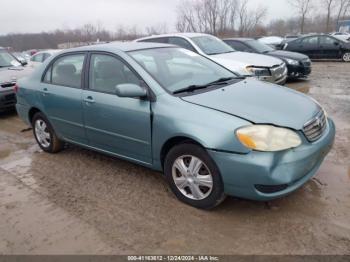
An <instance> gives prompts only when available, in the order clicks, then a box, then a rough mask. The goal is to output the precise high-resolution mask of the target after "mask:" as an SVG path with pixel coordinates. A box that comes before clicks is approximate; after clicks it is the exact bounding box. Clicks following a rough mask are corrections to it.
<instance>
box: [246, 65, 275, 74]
mask: <svg viewBox="0 0 350 262" xmlns="http://www.w3.org/2000/svg"><path fill="white" fill-rule="evenodd" d="M246 69H247V71H248V72H249V73H252V74H253V75H255V76H271V73H270V70H269V69H267V68H262V67H254V66H247V67H246Z"/></svg>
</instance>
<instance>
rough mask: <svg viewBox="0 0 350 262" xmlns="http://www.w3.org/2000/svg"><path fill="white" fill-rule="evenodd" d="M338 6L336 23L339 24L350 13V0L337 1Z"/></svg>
mask: <svg viewBox="0 0 350 262" xmlns="http://www.w3.org/2000/svg"><path fill="white" fill-rule="evenodd" d="M336 2H337V3H336V4H337V10H338V11H337V17H336V23H337V25H338V24H339V21H340V20H341V19H344V18H345V16H346V15H347V14H348V12H349V11H350V0H336Z"/></svg>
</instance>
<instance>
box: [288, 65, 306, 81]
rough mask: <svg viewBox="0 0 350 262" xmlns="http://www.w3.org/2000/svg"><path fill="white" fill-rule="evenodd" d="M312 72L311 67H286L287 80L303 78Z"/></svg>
mask: <svg viewBox="0 0 350 262" xmlns="http://www.w3.org/2000/svg"><path fill="white" fill-rule="evenodd" d="M311 72H312V69H311V66H304V65H288V78H289V79H293V78H294V79H295V78H305V77H307V76H308V75H310V74H311Z"/></svg>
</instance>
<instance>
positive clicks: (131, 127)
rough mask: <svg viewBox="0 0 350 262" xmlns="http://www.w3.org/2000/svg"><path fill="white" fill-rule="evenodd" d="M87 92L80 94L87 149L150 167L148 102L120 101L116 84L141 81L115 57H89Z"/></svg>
mask: <svg viewBox="0 0 350 262" xmlns="http://www.w3.org/2000/svg"><path fill="white" fill-rule="evenodd" d="M89 65H90V68H89V88H88V89H85V90H84V91H83V95H82V98H83V111H84V121H85V130H86V135H87V139H88V141H89V145H90V146H92V147H94V148H97V149H100V150H103V151H106V152H110V153H113V154H115V155H118V156H120V157H124V158H126V159H128V160H133V161H136V162H140V163H142V164H146V165H150V164H151V163H152V144H151V110H150V106H151V105H150V101H148V100H143V99H135V98H121V97H118V96H117V95H116V90H115V87H116V86H117V85H119V84H127V83H131V84H137V85H142V83H143V81H142V80H141V79H140V77H139V76H138V75H137V74H136V73H135V72H134V71H132V70H131V69H130V68H129V66H128V65H126V63H125V62H124V61H123V60H121V59H120V58H118V57H116V56H114V55H108V54H100V53H93V54H91V55H90V63H89Z"/></svg>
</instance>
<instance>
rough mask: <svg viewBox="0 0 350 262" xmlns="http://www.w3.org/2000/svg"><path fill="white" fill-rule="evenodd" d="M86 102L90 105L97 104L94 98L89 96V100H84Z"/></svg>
mask: <svg viewBox="0 0 350 262" xmlns="http://www.w3.org/2000/svg"><path fill="white" fill-rule="evenodd" d="M84 102H85V103H88V104H93V103H95V100H94V99H93V98H92V96H88V97H87V98H85V99H84Z"/></svg>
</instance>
